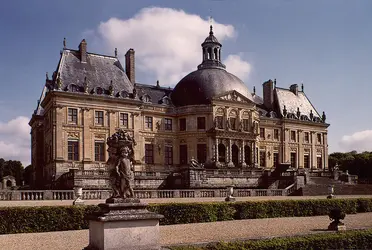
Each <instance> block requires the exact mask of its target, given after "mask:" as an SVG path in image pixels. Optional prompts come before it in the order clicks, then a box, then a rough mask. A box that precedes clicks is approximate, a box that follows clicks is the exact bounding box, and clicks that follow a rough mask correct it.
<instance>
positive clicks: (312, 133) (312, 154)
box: [310, 131, 317, 169]
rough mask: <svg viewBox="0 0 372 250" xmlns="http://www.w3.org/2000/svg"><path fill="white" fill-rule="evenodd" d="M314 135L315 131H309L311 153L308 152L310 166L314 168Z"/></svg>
mask: <svg viewBox="0 0 372 250" xmlns="http://www.w3.org/2000/svg"><path fill="white" fill-rule="evenodd" d="M316 139H317V138H316V136H315V132H314V131H311V153H310V155H311V156H310V168H311V169H314V168H316V149H315V143H316Z"/></svg>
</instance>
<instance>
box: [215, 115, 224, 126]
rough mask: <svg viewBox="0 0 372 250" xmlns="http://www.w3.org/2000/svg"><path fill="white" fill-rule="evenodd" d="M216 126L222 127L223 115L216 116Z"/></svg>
mask: <svg viewBox="0 0 372 250" xmlns="http://www.w3.org/2000/svg"><path fill="white" fill-rule="evenodd" d="M216 127H217V128H219V129H223V116H216Z"/></svg>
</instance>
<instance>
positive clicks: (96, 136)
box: [94, 134, 106, 139]
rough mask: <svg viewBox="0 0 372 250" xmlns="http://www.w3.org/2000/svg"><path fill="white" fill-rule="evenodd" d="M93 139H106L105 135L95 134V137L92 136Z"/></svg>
mask: <svg viewBox="0 0 372 250" xmlns="http://www.w3.org/2000/svg"><path fill="white" fill-rule="evenodd" d="M94 137H95V138H96V139H105V138H106V135H105V134H96V135H94Z"/></svg>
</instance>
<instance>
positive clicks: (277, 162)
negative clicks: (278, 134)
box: [273, 152, 279, 168]
mask: <svg viewBox="0 0 372 250" xmlns="http://www.w3.org/2000/svg"><path fill="white" fill-rule="evenodd" d="M273 160H274V168H276V167H277V166H278V164H279V153H277V152H275V153H274V154H273Z"/></svg>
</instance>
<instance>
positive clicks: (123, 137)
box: [107, 129, 136, 199]
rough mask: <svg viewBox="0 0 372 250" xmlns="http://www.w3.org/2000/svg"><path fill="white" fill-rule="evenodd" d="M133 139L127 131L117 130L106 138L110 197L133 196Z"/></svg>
mask: <svg viewBox="0 0 372 250" xmlns="http://www.w3.org/2000/svg"><path fill="white" fill-rule="evenodd" d="M135 144H136V143H135V141H134V139H133V138H132V137H131V136H130V134H129V133H128V132H127V131H124V130H121V129H120V130H119V131H118V132H116V133H115V134H113V135H112V136H111V137H109V138H108V139H107V145H108V146H109V148H108V149H107V151H108V152H109V159H108V161H107V165H108V167H109V172H110V183H111V188H112V192H113V193H112V196H111V198H123V199H125V198H133V197H134V193H133V187H132V186H133V180H134V174H133V171H134V169H133V160H134V159H133V158H134V154H133V147H134V146H135Z"/></svg>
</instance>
